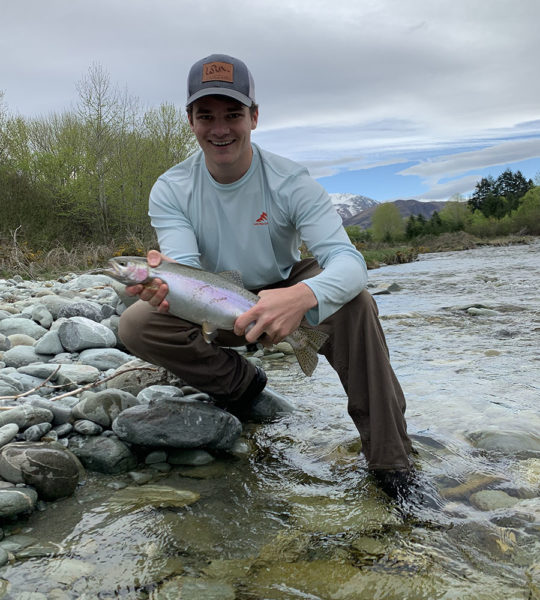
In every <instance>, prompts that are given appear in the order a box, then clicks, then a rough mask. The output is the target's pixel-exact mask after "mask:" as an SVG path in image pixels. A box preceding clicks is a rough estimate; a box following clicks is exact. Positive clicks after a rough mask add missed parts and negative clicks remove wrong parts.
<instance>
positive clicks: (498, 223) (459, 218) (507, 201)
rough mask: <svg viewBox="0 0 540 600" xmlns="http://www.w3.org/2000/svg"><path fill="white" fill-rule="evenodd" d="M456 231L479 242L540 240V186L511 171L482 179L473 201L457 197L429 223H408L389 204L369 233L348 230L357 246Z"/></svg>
mask: <svg viewBox="0 0 540 600" xmlns="http://www.w3.org/2000/svg"><path fill="white" fill-rule="evenodd" d="M455 231H466V232H468V233H471V234H473V235H476V236H478V237H494V236H503V235H509V234H515V233H523V234H529V235H540V187H539V186H535V185H534V183H533V181H532V180H531V179H525V177H524V176H523V174H522V173H521V172H520V171H517V172H515V173H514V172H512V171H511V170H509V169H507V170H506V171H504V173H502V174H501V175H500V176H499V177H497V179H494V178H493V177H491V176H490V177H486V178H482V179H481V180H480V181H479V182H478V183H477V184H476V187H475V190H474V192H473V194H472V196H471V198H469V199H468V200H464V199H463V198H462V197H461V196H459V195H457V196H454V197H453V198H452V199H450V200H449V201H448V202H447V203H446V204H445V206H444V208H443V209H442V210H441V211H440V212H438V211H435V212H434V213H433V214H432V215H431V217H430V218H429V219H427V218H426V217H424V216H423V215H421V214H420V215H410V216H409V217H408V218H406V219H404V218H403V217H402V216H401V214H400V212H399V209H398V207H397V206H396V205H395V204H393V203H391V202H387V203H383V204H381V205H380V206H378V207H377V209H376V210H375V212H374V213H373V217H372V225H371V227H370V228H369V229H367V230H362V229H360V228H359V227H357V226H351V227H347V232H348V233H349V237H350V238H351V239H352V240H353V241H354V242H369V241H376V242H400V241H405V240H407V241H414V240H417V239H418V238H420V237H422V236H433V235H435V236H436V235H440V234H442V233H452V232H455Z"/></svg>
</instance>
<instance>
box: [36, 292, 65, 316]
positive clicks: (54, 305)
mask: <svg viewBox="0 0 540 600" xmlns="http://www.w3.org/2000/svg"><path fill="white" fill-rule="evenodd" d="M39 302H40V304H42V305H43V306H45V307H46V308H47V310H48V311H49V312H50V313H51V315H52V316H53V319H58V313H59V312H60V309H61V308H62V307H63V306H67V305H69V304H71V303H72V300H70V299H69V298H63V297H62V296H58V295H56V294H53V295H50V296H43V297H41V298H40V299H39Z"/></svg>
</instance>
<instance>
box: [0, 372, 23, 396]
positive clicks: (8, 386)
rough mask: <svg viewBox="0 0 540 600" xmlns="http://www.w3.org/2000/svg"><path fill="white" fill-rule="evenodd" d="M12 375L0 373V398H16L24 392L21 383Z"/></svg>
mask: <svg viewBox="0 0 540 600" xmlns="http://www.w3.org/2000/svg"><path fill="white" fill-rule="evenodd" d="M12 375H13V373H5V372H1V371H0V396H16V395H17V394H20V393H21V392H23V391H24V390H23V385H22V383H21V382H20V381H18V380H17V379H15V378H14V377H13V376H12Z"/></svg>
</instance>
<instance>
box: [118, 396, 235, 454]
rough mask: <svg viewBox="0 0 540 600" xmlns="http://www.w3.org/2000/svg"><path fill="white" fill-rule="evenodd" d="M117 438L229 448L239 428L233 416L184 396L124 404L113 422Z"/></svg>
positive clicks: (175, 445) (143, 443) (151, 443)
mask: <svg viewBox="0 0 540 600" xmlns="http://www.w3.org/2000/svg"><path fill="white" fill-rule="evenodd" d="M112 427H113V431H114V432H115V433H116V434H117V435H118V437H119V438H120V439H123V440H126V441H129V442H131V443H133V444H138V445H141V446H157V447H163V446H171V447H173V448H202V447H208V448H215V449H220V450H227V449H229V448H230V447H231V446H232V444H233V443H234V441H235V440H236V438H237V437H238V436H239V435H240V433H241V431H242V425H241V424H240V422H239V421H238V419H237V418H236V417H234V416H233V415H231V414H230V413H227V412H226V411H224V410H221V409H219V408H217V407H215V406H212V405H210V404H205V403H202V402H197V401H193V400H189V399H185V398H180V399H174V400H163V401H160V402H156V403H153V404H150V405H140V406H134V407H132V408H128V409H127V410H125V411H124V412H122V413H121V414H120V415H119V416H118V417H117V418H116V420H115V421H114V423H113V426H112Z"/></svg>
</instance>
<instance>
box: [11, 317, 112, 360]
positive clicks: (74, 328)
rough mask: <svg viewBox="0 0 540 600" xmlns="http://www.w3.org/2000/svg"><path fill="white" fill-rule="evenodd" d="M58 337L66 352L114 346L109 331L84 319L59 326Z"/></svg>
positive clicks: (76, 318) (76, 319)
mask: <svg viewBox="0 0 540 600" xmlns="http://www.w3.org/2000/svg"><path fill="white" fill-rule="evenodd" d="M0 324H1V322H0ZM58 335H59V336H60V341H61V342H62V346H64V348H65V349H66V350H67V351H68V352H79V351H81V350H86V348H112V347H114V346H115V345H116V337H115V335H114V333H113V332H112V331H111V330H110V329H108V328H107V327H105V326H104V325H101V324H100V323H96V322H95V321H92V320H91V319H87V318H85V317H72V318H70V319H68V320H67V321H65V322H64V323H62V325H60V327H59V329H58Z"/></svg>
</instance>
